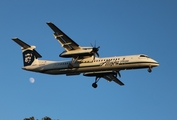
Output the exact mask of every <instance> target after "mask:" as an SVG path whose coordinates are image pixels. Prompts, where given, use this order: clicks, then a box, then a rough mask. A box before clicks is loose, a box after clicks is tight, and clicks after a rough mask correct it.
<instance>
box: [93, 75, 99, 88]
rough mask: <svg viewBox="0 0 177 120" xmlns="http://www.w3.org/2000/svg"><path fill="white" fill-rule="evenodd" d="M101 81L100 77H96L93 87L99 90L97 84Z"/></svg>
mask: <svg viewBox="0 0 177 120" xmlns="http://www.w3.org/2000/svg"><path fill="white" fill-rule="evenodd" d="M99 80H100V77H96V78H95V82H94V83H93V84H92V87H93V88H97V86H98V85H97V82H98V81H99Z"/></svg>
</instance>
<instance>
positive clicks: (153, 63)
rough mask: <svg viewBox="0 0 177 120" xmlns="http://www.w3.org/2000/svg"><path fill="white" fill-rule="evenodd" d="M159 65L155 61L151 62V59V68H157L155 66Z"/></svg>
mask: <svg viewBox="0 0 177 120" xmlns="http://www.w3.org/2000/svg"><path fill="white" fill-rule="evenodd" d="M159 65H160V64H159V63H158V62H157V61H155V60H153V59H152V65H151V66H152V67H157V66H159Z"/></svg>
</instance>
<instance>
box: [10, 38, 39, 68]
mask: <svg viewBox="0 0 177 120" xmlns="http://www.w3.org/2000/svg"><path fill="white" fill-rule="evenodd" d="M12 40H13V41H15V42H16V43H17V44H19V45H20V46H21V47H22V48H21V49H22V55H23V62H24V66H30V65H32V64H33V63H34V62H35V61H36V60H37V59H38V58H41V57H42V56H41V55H40V54H39V53H38V52H37V51H36V50H35V48H36V47H35V46H30V45H28V44H26V43H25V42H23V41H22V40H20V39H18V38H12Z"/></svg>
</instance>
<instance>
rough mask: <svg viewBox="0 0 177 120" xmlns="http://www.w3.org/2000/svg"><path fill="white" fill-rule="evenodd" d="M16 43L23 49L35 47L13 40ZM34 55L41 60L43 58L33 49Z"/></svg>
mask: <svg viewBox="0 0 177 120" xmlns="http://www.w3.org/2000/svg"><path fill="white" fill-rule="evenodd" d="M12 40H13V41H14V42H16V43H17V44H19V45H20V46H21V47H22V48H23V49H28V48H33V46H30V45H28V44H27V43H25V42H23V41H22V40H20V39H19V38H12ZM33 52H34V55H35V56H36V58H41V57H42V56H41V55H40V54H39V53H38V52H37V51H36V50H35V49H34V48H33Z"/></svg>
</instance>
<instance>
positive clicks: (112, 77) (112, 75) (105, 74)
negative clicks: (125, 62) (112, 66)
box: [83, 71, 124, 86]
mask: <svg viewBox="0 0 177 120" xmlns="http://www.w3.org/2000/svg"><path fill="white" fill-rule="evenodd" d="M117 74H118V73H117V72H115V71H96V72H85V73H84V74H83V75H84V76H92V77H94V76H95V77H99V78H104V79H106V80H107V81H109V82H111V81H114V82H115V83H117V84H119V85H121V86H122V85H124V83H122V82H121V81H120V80H119V79H118V78H117Z"/></svg>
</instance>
